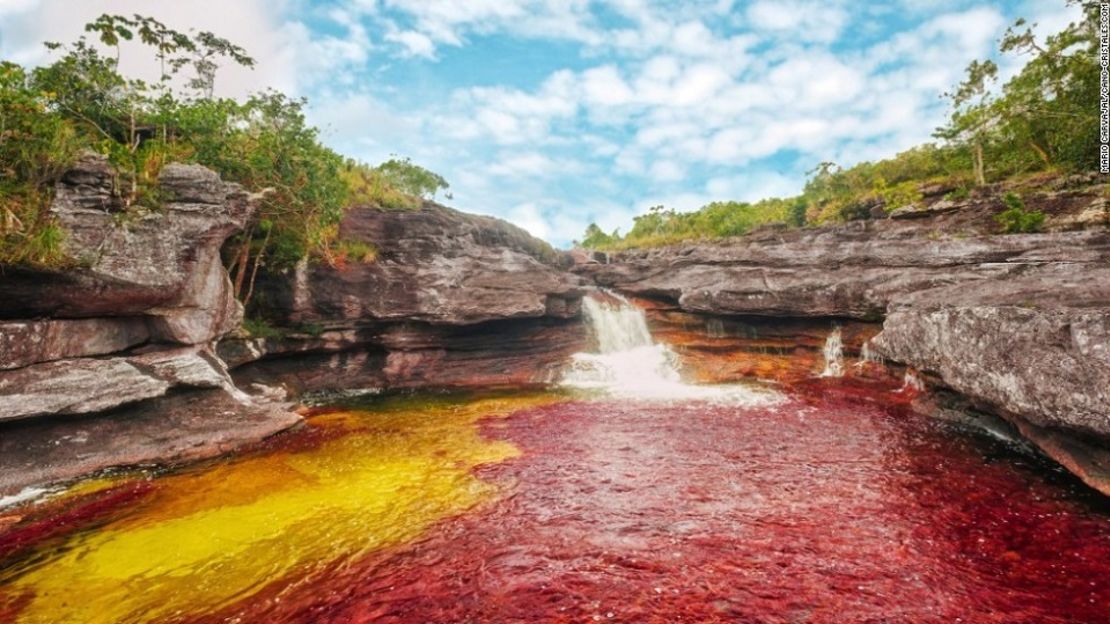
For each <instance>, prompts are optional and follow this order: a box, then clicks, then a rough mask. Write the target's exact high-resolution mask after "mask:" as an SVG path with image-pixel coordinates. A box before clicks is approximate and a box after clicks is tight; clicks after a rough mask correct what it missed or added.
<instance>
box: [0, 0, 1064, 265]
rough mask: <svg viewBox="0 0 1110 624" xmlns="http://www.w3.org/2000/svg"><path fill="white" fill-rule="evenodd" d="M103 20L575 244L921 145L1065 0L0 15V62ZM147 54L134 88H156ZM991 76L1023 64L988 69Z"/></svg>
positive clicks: (223, 84) (139, 4)
mask: <svg viewBox="0 0 1110 624" xmlns="http://www.w3.org/2000/svg"><path fill="white" fill-rule="evenodd" d="M101 13H119V14H125V15H129V14H132V13H141V14H143V15H150V16H152V17H155V18H157V19H159V20H161V21H163V22H165V23H166V24H167V25H169V26H171V27H173V28H177V29H178V30H187V29H190V28H195V29H197V30H210V31H212V32H215V33H216V34H218V35H220V36H223V37H226V38H228V39H230V40H232V41H233V42H235V43H238V44H239V45H241V46H243V47H244V48H246V49H247V51H248V52H249V53H250V54H251V55H252V56H254V57H255V58H256V59H257V61H258V66H257V67H256V68H255V69H254V70H246V69H242V68H238V67H226V68H224V69H223V70H221V72H220V74H218V75H217V79H216V91H217V94H218V95H227V96H236V97H238V96H243V95H246V94H248V93H250V92H253V91H257V90H261V89H265V88H271V87H272V88H275V89H278V90H281V91H284V92H286V93H289V94H292V95H297V96H303V97H306V98H308V101H309V108H308V115H309V119H310V121H311V122H312V123H314V124H316V125H317V126H318V127H320V128H321V131H322V139H323V141H324V142H325V143H327V144H328V145H329V146H331V147H333V148H334V149H336V150H337V151H339V152H341V153H343V154H344V155H347V156H350V157H353V158H356V159H359V160H362V161H365V162H368V163H371V164H375V163H378V162H381V161H383V160H385V159H388V158H390V157H391V156H393V155H398V156H403V157H410V158H412V159H413V161H414V162H416V163H418V164H421V165H423V166H425V167H427V168H429V169H431V170H433V171H436V172H437V173H439V174H441V175H442V176H443V177H445V178H446V179H447V180H448V181H449V182H450V184H451V193H452V195H453V197H452V198H451V199H450V200H449V201H448V200H446V199H445V198H442V197H441V198H440V199H441V200H444V201H446V203H449V204H450V205H453V206H454V207H457V208H459V209H462V210H466V211H469V212H477V213H482V214H489V215H494V216H498V217H502V218H505V219H508V220H509V221H512V222H513V223H516V224H517V225H519V226H521V227H523V228H525V229H527V230H528V231H529V232H531V233H532V234H534V235H536V236H539V237H541V238H544V239H546V240H548V241H550V242H551V243H553V244H556V245H560V246H566V245H568V244H569V243H570V241H571V240H572V239H574V238H578V237H580V236H581V234H582V232H583V231H584V230H585V228H586V226H587V225H588V224H590V223H591V222H596V223H598V224H599V225H601V226H602V227H603V228H604V229H606V230H607V231H609V230H612V229H614V228H620V229H621V230H622V231H627V229H628V228H629V227H631V225H632V218H633V217H634V216H635V215H638V214H641V213H643V212H645V211H646V210H647V208H649V207H650V206H654V205H659V204H663V205H666V206H668V207H673V208H677V209H679V210H693V209H696V208H698V207H700V206H702V205H704V204H705V203H708V202H710V201H715V200H740V201H755V200H758V199H762V198H764V197H773V196H788V195H793V194H796V193H798V192H799V191H800V190H801V188H802V186H803V184H804V183H805V178H806V172H807V171H809V170H812V169H813V168H814V167H815V166H816V165H817V164H818V163H820V162H822V161H827V160H831V161H833V162H836V163H839V164H841V165H851V164H854V163H856V162H860V161H863V160H873V159H877V158H881V157H884V156H890V155H893V154H895V153H897V152H899V151H901V150H904V149H907V148H909V147H912V146H914V145H917V144H920V143H922V142H925V141H929V140H931V138H930V137H931V134H932V132H933V130H934V129H935V128H936V127H937V126H939V125H941V124H942V123H943V121H944V119H945V117H946V106H945V103H944V101H943V100H942V99H941V98H940V95H941V94H942V93H943V92H944V91H945V90H946V89H948V88H950V87H952V86H953V85H955V84H956V83H958V82H959V80H960V78H961V77H962V75H963V70H964V68H965V67H966V66H967V64H968V63H969V62H970V61H971V60H973V59H983V58H988V57H991V58H996V57H997V54H996V52H995V50H996V48H997V42H998V39H999V38H1000V36H1001V35H1002V33H1003V32H1004V31H1005V29H1006V27H1007V26H1008V25H1009V24H1010V23H1012V22H1013V21H1014V20H1015V19H1016V18H1018V17H1026V18H1028V19H1029V20H1030V21H1034V22H1036V23H1037V24H1038V26H1037V32H1038V33H1041V34H1042V35H1043V34H1047V33H1051V32H1055V31H1057V30H1060V29H1061V28H1062V27H1063V26H1064V25H1066V24H1067V23H1068V22H1069V21H1071V20H1072V19H1074V17H1075V16H1076V11H1075V9H1069V8H1068V7H1067V6H1066V5H1065V3H1064V0H995V1H989V0H932V1H929V2H922V1H920V0H890V1H889V2H859V1H849V0H819V1H811V0H689V1H685V2H673V1H656V2H652V1H650V0H596V1H591V0H327V1H316V0H173V1H171V0H164V1H160V0H80V1H78V0H0V58H3V59H5V60H11V61H16V62H19V63H21V64H24V65H36V64H41V63H44V62H48V61H49V59H50V57H49V55H48V53H47V51H46V50H45V48H44V47H43V46H42V45H41V42H42V41H44V40H54V41H72V40H74V39H76V38H77V37H78V36H80V34H81V31H82V27H83V25H84V24H85V23H86V22H88V21H91V20H93V19H95V18H96V16H98V15H100V14H101ZM144 58H145V57H144V55H143V54H142V53H141V52H140V51H138V50H134V51H131V50H125V53H124V56H123V60H122V65H123V69H124V70H125V71H133V72H136V73H138V74H146V75H149V76H153V75H155V74H154V71H155V69H154V67H153V65H152V64H151V63H149V62H147V61H145V60H144ZM1001 60H1002V63H1001V66H1002V68H1003V74H1004V75H1006V74H1012V73H1013V72H1015V71H1017V70H1018V69H1019V68H1020V66H1021V64H1022V63H1023V62H1024V60H1023V59H1021V58H1020V57H1019V58H1009V59H1001Z"/></svg>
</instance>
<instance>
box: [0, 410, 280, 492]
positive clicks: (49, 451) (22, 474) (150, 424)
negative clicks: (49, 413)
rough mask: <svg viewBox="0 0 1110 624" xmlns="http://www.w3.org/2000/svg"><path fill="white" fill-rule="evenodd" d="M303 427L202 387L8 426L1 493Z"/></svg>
mask: <svg viewBox="0 0 1110 624" xmlns="http://www.w3.org/2000/svg"><path fill="white" fill-rule="evenodd" d="M300 422H301V418H300V417H299V416H298V415H296V414H294V413H293V412H291V411H289V410H288V409H286V408H285V406H283V405H280V404H276V403H268V402H265V401H259V402H250V401H247V402H244V401H241V400H237V399H235V398H234V397H232V396H231V395H229V394H228V393H227V392H224V391H223V390H198V391H195V392H188V393H181V394H174V395H171V396H168V397H163V398H159V399H157V400H153V401H144V402H142V403H138V404H135V405H130V406H125V407H122V408H119V409H118V410H115V411H112V412H107V413H104V414H98V415H89V416H84V417H81V418H65V419H32V420H27V421H19V422H12V423H5V424H4V428H3V432H2V434H0V495H5V494H12V493H14V492H18V491H20V490H21V489H23V488H25V487H28V486H42V485H47V484H50V483H55V482H58V481H65V480H68V479H74V478H76V477H80V476H82V475H85V474H89V473H92V472H96V471H99V470H104V469H106V468H112V467H116V466H136V465H148V464H153V463H159V464H166V463H172V462H181V461H188V460H198V459H205V458H209V457H217V456H220V455H223V454H226V453H228V452H230V451H232V450H234V449H236V448H238V447H241V446H243V445H246V444H250V443H252V442H256V441H258V440H262V439H264V438H266V437H268V436H271V435H274V434H275V433H278V432H280V431H284V430H286V429H289V428H290V427H293V426H295V425H297V424H298V423H300Z"/></svg>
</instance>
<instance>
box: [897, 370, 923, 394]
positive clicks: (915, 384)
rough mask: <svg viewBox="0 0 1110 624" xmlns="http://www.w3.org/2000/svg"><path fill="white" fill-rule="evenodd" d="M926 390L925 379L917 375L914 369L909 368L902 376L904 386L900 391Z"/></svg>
mask: <svg viewBox="0 0 1110 624" xmlns="http://www.w3.org/2000/svg"><path fill="white" fill-rule="evenodd" d="M923 390H925V380H924V379H922V378H921V377H918V376H917V373H915V372H914V371H913V369H910V368H907V369H906V374H905V375H904V376H903V377H902V388H901V389H899V390H898V392H921V391H923Z"/></svg>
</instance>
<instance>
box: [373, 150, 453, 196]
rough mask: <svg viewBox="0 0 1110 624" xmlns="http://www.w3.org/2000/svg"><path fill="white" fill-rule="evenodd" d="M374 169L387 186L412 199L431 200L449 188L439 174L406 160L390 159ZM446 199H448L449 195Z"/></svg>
mask: <svg viewBox="0 0 1110 624" xmlns="http://www.w3.org/2000/svg"><path fill="white" fill-rule="evenodd" d="M376 169H377V171H378V173H379V174H381V176H382V177H383V178H384V179H385V182H386V183H387V184H388V185H390V186H392V187H393V188H395V189H397V190H398V191H401V192H402V193H406V194H408V195H412V196H413V197H420V198H423V199H432V198H433V197H435V195H436V193H438V192H439V191H441V190H443V191H445V190H447V189H448V188H449V187H450V185H449V184H447V180H444V179H443V178H442V177H441V176H440V175H439V174H436V173H433V172H431V171H428V170H427V169H425V168H424V167H421V166H420V165H417V164H413V162H412V161H411V160H409V159H408V158H400V159H398V158H391V159H389V160H387V161H385V162H383V163H382V164H380V165H378V166H377V168H376ZM447 198H448V199H450V195H449V194H448V196H447Z"/></svg>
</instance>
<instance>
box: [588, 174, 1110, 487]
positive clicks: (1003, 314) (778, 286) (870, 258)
mask: <svg viewBox="0 0 1110 624" xmlns="http://www.w3.org/2000/svg"><path fill="white" fill-rule="evenodd" d="M950 204H953V205H950ZM1026 204H1027V206H1028V207H1029V209H1031V210H1042V211H1043V212H1045V213H1046V215H1047V217H1048V218H1047V220H1046V225H1047V230H1048V231H1046V232H1043V233H1034V234H1010V235H1003V234H1000V233H998V232H997V228H998V226H997V223H995V221H994V219H993V215H995V214H997V213H998V212H1000V211H1001V210H1002V209H1003V203H1002V201H1001V200H1000V198H998V197H997V196H983V197H978V198H973V199H970V200H966V201H965V202H963V203H962V204H959V205H955V204H954V203H953V202H951V201H950V200H946V199H939V198H934V200H933V201H932V202H931V203H927V204H923V205H922V206H915V207H913V209H912V210H904V211H902V212H898V211H895V212H894V213H893V214H892V215H891V216H890V218H884V219H875V220H866V221H858V222H853V223H849V224H846V225H843V226H839V227H826V228H808V229H801V230H783V229H776V228H769V229H764V230H762V231H759V232H755V233H753V234H751V235H749V236H746V237H742V238H737V239H732V240H727V241H721V242H712V243H698V244H696V245H680V246H672V247H665V248H659V249H650V250H639V251H630V252H623V253H618V254H607V255H606V254H593V256H592V257H584V256H582V255H580V256H579V258H578V260H579V263H578V265H577V267H576V269H575V270H576V272H577V273H579V274H581V275H584V276H587V277H589V278H590V279H591V280H593V281H595V282H596V283H598V284H600V285H602V286H604V287H607V288H612V289H614V290H617V291H620V292H623V293H626V294H630V295H633V296H636V297H641V298H644V299H648V300H651V301H653V302H654V303H653V304H652V305H651V306H650V307H651V308H653V309H654V310H655V312H654V313H651V314H650V316H652V317H653V318H654V319H655V322H656V326H657V329H658V330H660V331H662V332H668V331H669V332H671V333H674V334H675V335H676V336H677V337H678V339H677V340H674V342H676V343H677V344H679V346H680V348H681V349H682V350H683V351H685V352H686V357H687V359H688V360H689V361H691V362H693V363H695V368H696V363H697V362H698V361H705V360H710V361H712V362H715V363H714V364H713V366H712V368H713V369H714V370H716V371H718V373H720V374H717V375H716V377H717V378H721V377H727V376H729V375H732V374H737V375H739V374H754V375H760V374H761V370H760V368H759V366H758V362H759V360H760V357H759V356H756V357H754V358H753V357H752V356H750V355H748V354H750V353H758V352H759V350H760V349H761V348H767V347H770V348H771V349H778V350H779V352H780V353H785V352H786V351H788V350H789V349H790V347H791V346H793V348H794V349H795V351H796V353H795V354H794V355H793V356H792V358H793V359H791V358H782V359H781V360H780V362H779V364H778V365H777V369H776V365H774V364H768V365H767V366H765V368H768V367H769V368H771V369H774V370H778V371H779V372H782V370H783V369H784V368H785V369H789V368H790V366H791V364H790V363H791V362H792V363H793V366H794V369H793V370H786V372H785V373H784V374H782V375H772V376H778V377H780V378H781V377H790V376H791V375H792V374H793V373H797V372H804V371H805V370H806V369H808V371H809V372H810V373H811V374H813V373H815V372H816V371H817V370H818V368H819V367H820V366H821V360H820V359H819V356H820V355H821V354H820V349H821V348H822V347H821V346H819V345H820V344H821V342H820V340H819V339H818V336H815V335H813V333H814V330H815V329H820V328H821V327H822V325H823V326H824V327H825V328H827V331H832V329H833V327H834V326H840V327H842V331H843V333H844V335H845V338H846V339H845V351H846V353H847V354H848V355H855V356H858V355H860V353H861V352H862V351H863V350H864V346H865V345H866V350H867V351H868V352H869V355H870V356H871V358H877V357H881V358H884V359H886V360H888V361H889V362H893V363H896V364H898V365H901V366H906V367H910V368H912V369H914V370H916V371H918V372H919V373H920V374H921V376H923V377H924V378H926V379H927V380H929V381H930V382H931V383H932V384H933V385H934V386H936V387H940V388H945V389H950V390H952V391H955V392H957V393H959V394H960V395H962V396H963V397H965V398H966V399H967V400H968V401H969V402H970V404H972V405H974V406H975V407H976V408H977V409H982V410H986V411H989V412H990V413H993V414H997V415H1000V416H1002V417H1004V418H1006V419H1008V420H1009V421H1010V422H1012V423H1013V424H1014V425H1015V426H1016V427H1017V428H1018V429H1019V430H1021V431H1022V432H1023V433H1024V434H1025V435H1026V436H1027V437H1029V438H1030V439H1031V440H1033V441H1034V442H1035V443H1037V444H1038V446H1040V448H1042V449H1043V450H1044V451H1045V452H1046V453H1048V454H1049V455H1051V456H1053V457H1054V458H1056V459H1057V460H1059V461H1060V462H1061V463H1063V464H1064V465H1065V466H1068V467H1069V468H1071V469H1072V470H1073V471H1074V472H1076V473H1077V474H1079V475H1080V476H1081V477H1082V478H1084V480H1086V481H1087V482H1088V483H1090V484H1091V485H1093V486H1095V487H1097V488H1099V489H1102V490H1103V491H1105V492H1110V461H1108V458H1110V454H1108V453H1107V450H1106V449H1110V231H1108V230H1107V228H1106V223H1108V222H1110V221H1108V219H1107V215H1108V214H1110V213H1108V212H1107V208H1106V200H1105V196H1104V189H1102V188H1101V187H1094V188H1086V189H1082V188H1081V189H1071V190H1063V191H1055V192H1049V193H1043V194H1040V195H1033V196H1030V197H1027V198H1026ZM1077 228H1083V229H1077ZM676 319H678V320H679V322H678V323H676V322H675V320H676ZM714 323H715V324H716V326H715V328H716V329H715V330H714V327H713V326H711V324H714ZM861 323H864V324H866V323H872V324H873V329H870V330H869V329H866V328H862V327H860V326H859V324H861ZM683 325H685V327H687V328H690V327H693V328H698V327H699V325H700V326H701V328H702V332H701V333H697V332H693V333H692V332H689V331H686V332H683V331H679V330H677V329H676V327H682V326H683ZM880 329H881V333H880V332H879V330H880ZM784 333H786V334H787V335H786V336H784V335H783V334H784ZM876 333H877V334H878V335H877V336H875V337H874V338H873V339H870V336H871V335H873V334H876ZM713 334H716V336H714V335H713ZM849 336H851V338H849ZM715 351H716V352H721V351H725V352H728V353H730V354H735V353H736V352H737V351H741V352H744V353H745V356H746V358H745V359H747V360H749V361H750V362H751V361H754V362H755V363H756V365H755V366H751V365H748V364H745V365H739V364H737V365H735V366H732V367H731V368H730V367H729V365H728V362H729V361H730V360H731V357H732V356H731V355H726V356H721V357H716V358H715V357H713V356H712V354H713V353H714V352H715ZM707 354H708V355H707ZM798 355H801V356H802V360H801V361H798V359H797V358H798ZM763 359H764V360H766V359H767V358H766V357H765V356H764V357H763ZM772 359H774V358H772ZM722 362H723V363H722ZM748 369H751V370H750V371H749V370H748ZM849 370H851V369H849ZM1068 449H1071V450H1068Z"/></svg>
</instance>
